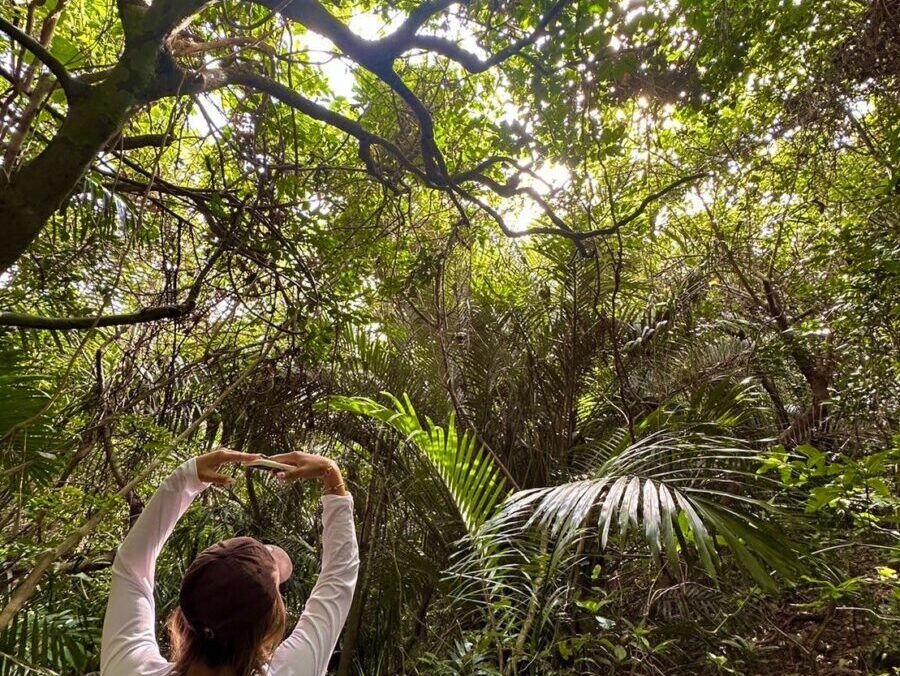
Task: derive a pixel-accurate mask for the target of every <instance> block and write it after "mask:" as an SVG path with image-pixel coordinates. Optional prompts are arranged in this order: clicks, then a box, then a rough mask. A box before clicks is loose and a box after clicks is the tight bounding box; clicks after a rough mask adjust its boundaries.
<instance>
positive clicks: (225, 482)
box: [209, 474, 234, 488]
mask: <svg viewBox="0 0 900 676" xmlns="http://www.w3.org/2000/svg"><path fill="white" fill-rule="evenodd" d="M209 483H211V484H215V485H216V486H224V487H226V488H227V487H228V486H230V485H231V484H233V483H234V479H232V478H231V477H230V476H225V475H224V474H213V475H212V476H211V477H210V478H209Z"/></svg>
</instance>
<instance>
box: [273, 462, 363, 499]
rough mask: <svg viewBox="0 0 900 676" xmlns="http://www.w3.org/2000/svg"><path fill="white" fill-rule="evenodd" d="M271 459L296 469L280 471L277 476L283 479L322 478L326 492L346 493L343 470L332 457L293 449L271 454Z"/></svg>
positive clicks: (332, 493)
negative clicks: (287, 451) (288, 451)
mask: <svg viewBox="0 0 900 676" xmlns="http://www.w3.org/2000/svg"><path fill="white" fill-rule="evenodd" d="M269 460H274V461H275V462H283V463H284V464H285V465H293V466H294V467H296V469H293V470H291V471H290V472H279V473H278V474H277V475H276V476H277V477H278V478H279V479H282V480H283V481H294V480H296V479H321V480H322V485H323V486H324V488H325V492H326V493H328V494H330V495H346V494H347V491H346V490H344V480H343V479H342V478H341V470H340V469H339V468H338V466H337V463H336V462H335V461H334V460H332V459H331V458H326V457H325V456H322V455H316V454H315V453H304V452H303V451H292V452H290V453H281V454H280V455H272V456H269Z"/></svg>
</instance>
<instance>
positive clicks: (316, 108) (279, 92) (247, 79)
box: [204, 69, 435, 187]
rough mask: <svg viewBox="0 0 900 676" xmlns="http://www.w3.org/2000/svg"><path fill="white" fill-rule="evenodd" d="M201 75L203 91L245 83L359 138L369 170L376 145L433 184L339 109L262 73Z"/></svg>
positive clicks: (394, 149) (386, 142) (394, 148)
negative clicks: (337, 111)
mask: <svg viewBox="0 0 900 676" xmlns="http://www.w3.org/2000/svg"><path fill="white" fill-rule="evenodd" d="M205 79H206V81H207V84H206V86H205V87H204V91H209V90H210V89H215V88H218V87H223V86H226V85H230V84H232V85H239V86H243V87H247V88H248V89H253V90H255V91H259V92H263V93H266V94H268V95H270V96H272V97H273V98H275V99H277V100H279V101H281V102H282V103H284V104H286V105H288V106H291V107H292V108H295V109H296V110H299V111H300V112H301V113H303V114H304V115H307V116H309V117H311V118H313V119H314V120H319V121H320V122H324V123H325V124H327V125H329V126H331V127H334V128H336V129H340V130H341V131H343V132H344V133H346V134H349V135H350V136H353V137H354V138H356V139H357V140H358V141H359V142H360V146H361V150H360V152H361V155H362V156H363V160H364V163H365V164H366V167H367V169H369V172H370V173H372V170H373V168H374V167H375V165H374V163H373V162H372V161H371V154H370V147H371V146H378V147H380V148H383V149H384V150H385V151H387V153H388V154H389V155H391V156H392V157H393V158H394V159H396V160H397V162H399V163H400V164H401V165H402V166H403V168H404V169H406V170H407V171H409V172H410V173H412V174H413V175H415V176H416V177H418V178H419V179H420V180H422V181H423V182H424V183H425V184H426V185H430V186H432V187H435V183H434V182H433V181H432V180H431V179H430V177H429V176H427V175H426V174H425V172H423V171H422V170H421V169H420V168H419V167H417V166H416V165H414V164H413V163H412V160H410V159H409V158H408V157H407V156H406V155H405V154H404V153H403V151H402V150H400V148H398V147H397V146H396V145H395V144H394V143H392V142H391V141H389V140H387V139H386V138H383V137H381V136H378V135H377V134H373V133H372V132H370V131H368V130H367V129H366V128H365V127H363V126H362V125H361V124H360V123H359V122H357V121H356V120H352V119H350V118H349V117H344V116H343V115H341V114H340V113H336V112H335V111H333V110H331V109H329V108H326V107H325V106H322V105H319V104H318V103H316V102H314V101H311V100H310V99H308V98H306V97H305V96H303V95H301V94H299V93H297V92H296V91H294V90H293V89H290V88H289V87H286V86H285V85H283V84H281V83H280V82H276V81H275V80H271V79H269V78H267V77H264V76H262V75H257V74H256V73H251V72H249V71H244V70H237V69H233V70H223V71H219V72H216V73H211V74H209V76H208V77H206V78H205ZM373 175H374V176H375V178H377V179H378V180H383V179H384V176H383V175H382V174H381V172H376V173H374V174H373Z"/></svg>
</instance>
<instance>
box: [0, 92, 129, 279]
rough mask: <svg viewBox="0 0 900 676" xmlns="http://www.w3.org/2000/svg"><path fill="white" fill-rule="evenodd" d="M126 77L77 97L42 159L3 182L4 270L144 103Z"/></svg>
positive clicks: (0, 239) (0, 243)
mask: <svg viewBox="0 0 900 676" xmlns="http://www.w3.org/2000/svg"><path fill="white" fill-rule="evenodd" d="M120 82H121V79H120V78H117V77H115V76H112V77H110V78H109V80H107V81H105V82H103V83H101V84H98V85H95V86H93V87H91V88H90V89H88V90H87V92H86V93H85V94H84V95H83V96H82V97H79V98H77V99H76V100H75V101H72V102H70V108H69V113H68V115H66V118H65V120H64V121H63V123H62V125H61V126H60V128H59V131H58V132H57V133H56V135H55V136H54V137H53V138H52V139H51V140H50V142H49V143H48V144H47V146H46V147H45V148H44V150H42V151H41V153H40V154H39V155H37V157H35V158H34V159H32V160H30V161H29V162H28V163H26V164H25V165H24V166H22V168H21V169H19V170H18V171H16V172H14V173H13V174H12V176H11V177H10V179H9V180H8V181H7V182H5V183H2V184H0V272H2V271H4V270H6V269H7V268H9V267H10V266H11V265H12V264H13V263H14V262H15V261H16V260H17V259H18V258H19V256H21V255H22V254H23V253H24V252H25V250H26V249H27V248H28V246H29V245H30V244H31V242H33V241H34V239H35V238H36V237H37V236H38V235H39V234H40V232H41V230H42V229H43V227H44V224H45V223H46V222H47V221H48V220H49V219H50V217H51V216H52V215H53V213H54V212H55V211H56V210H57V209H59V208H60V207H61V206H62V204H63V202H64V201H65V200H66V198H67V197H68V196H69V195H70V194H71V193H72V190H73V189H74V188H75V187H76V186H77V185H78V182H79V181H80V180H81V178H82V177H83V176H84V173H85V172H86V171H87V169H88V167H89V166H90V165H91V162H93V160H94V158H95V157H97V154H98V153H99V152H100V151H101V150H102V149H103V147H104V146H106V144H107V143H108V142H109V141H110V139H112V138H113V137H114V136H116V135H117V134H119V133H120V132H121V130H122V127H123V125H124V124H125V122H126V121H127V120H128V118H129V117H130V115H131V113H132V111H133V110H134V109H135V106H136V105H137V103H138V101H137V99H136V97H135V95H134V94H133V93H132V92H131V91H129V88H128V87H122V86H120V85H119V83H120Z"/></svg>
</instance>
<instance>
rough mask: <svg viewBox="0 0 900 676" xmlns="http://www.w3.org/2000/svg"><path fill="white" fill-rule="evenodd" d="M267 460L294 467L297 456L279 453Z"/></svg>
mask: <svg viewBox="0 0 900 676" xmlns="http://www.w3.org/2000/svg"><path fill="white" fill-rule="evenodd" d="M269 460H274V461H275V462H284V463H287V464H288V465H296V464H297V454H296V453H293V452H292V453H279V454H278V455H270V456H269Z"/></svg>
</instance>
